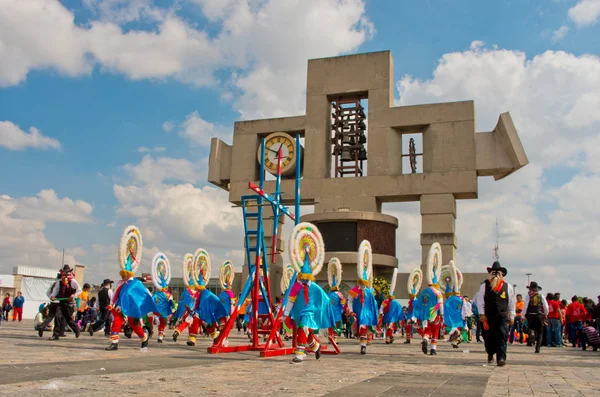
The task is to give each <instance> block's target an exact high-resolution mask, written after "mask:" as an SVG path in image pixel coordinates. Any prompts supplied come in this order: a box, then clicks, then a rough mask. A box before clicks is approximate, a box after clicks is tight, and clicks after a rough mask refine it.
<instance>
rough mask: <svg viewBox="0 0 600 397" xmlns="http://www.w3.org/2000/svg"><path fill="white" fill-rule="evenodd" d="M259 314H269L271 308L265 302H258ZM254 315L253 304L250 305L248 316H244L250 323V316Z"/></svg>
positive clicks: (247, 311)
mask: <svg viewBox="0 0 600 397" xmlns="http://www.w3.org/2000/svg"><path fill="white" fill-rule="evenodd" d="M258 314H269V308H268V307H267V304H266V303H265V301H264V300H263V301H258ZM251 315H252V302H250V304H249V305H248V309H247V310H246V314H244V321H245V322H247V323H249V322H250V316H251Z"/></svg>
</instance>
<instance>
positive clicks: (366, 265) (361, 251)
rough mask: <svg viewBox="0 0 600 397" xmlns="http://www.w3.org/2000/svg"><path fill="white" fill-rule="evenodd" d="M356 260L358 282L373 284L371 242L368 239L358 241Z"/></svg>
mask: <svg viewBox="0 0 600 397" xmlns="http://www.w3.org/2000/svg"><path fill="white" fill-rule="evenodd" d="M356 262H357V267H356V270H357V273H358V283H360V284H362V285H366V286H371V285H372V284H373V280H372V278H373V251H372V250H371V243H369V241H367V240H363V241H362V242H361V243H360V246H359V247H358V257H357V259H356Z"/></svg>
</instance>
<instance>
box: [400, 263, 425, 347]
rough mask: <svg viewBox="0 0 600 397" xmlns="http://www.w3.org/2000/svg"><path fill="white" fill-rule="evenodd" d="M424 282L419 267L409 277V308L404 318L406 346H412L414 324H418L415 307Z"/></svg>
mask: <svg viewBox="0 0 600 397" xmlns="http://www.w3.org/2000/svg"><path fill="white" fill-rule="evenodd" d="M422 282H423V272H422V271H421V269H419V268H418V267H417V268H416V269H414V270H413V271H412V272H411V273H410V274H409V276H408V282H407V290H408V308H407V311H406V315H405V317H404V332H405V333H406V341H405V342H404V344H406V345H407V344H410V340H411V339H412V333H413V323H414V324H417V322H416V320H415V321H413V307H414V305H415V301H416V300H417V294H418V293H419V290H420V289H421V284H422Z"/></svg>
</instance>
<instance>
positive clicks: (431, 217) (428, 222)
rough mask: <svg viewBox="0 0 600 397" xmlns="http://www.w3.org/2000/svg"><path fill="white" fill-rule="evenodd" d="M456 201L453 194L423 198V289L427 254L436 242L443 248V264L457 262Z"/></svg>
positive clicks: (431, 195)
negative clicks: (451, 261)
mask: <svg viewBox="0 0 600 397" xmlns="http://www.w3.org/2000/svg"><path fill="white" fill-rule="evenodd" d="M455 222H456V199H455V198H454V195H452V194H427V195H423V196H421V253H422V261H421V270H422V271H423V276H424V279H423V288H426V287H427V283H426V278H425V277H426V274H427V254H428V253H429V249H430V248H431V245H432V244H433V243H435V242H437V243H439V244H440V245H441V247H442V262H443V263H444V264H447V263H448V262H450V260H456V246H457V243H456V234H455V232H456V229H455Z"/></svg>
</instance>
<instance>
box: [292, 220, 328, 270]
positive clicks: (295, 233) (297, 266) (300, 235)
mask: <svg viewBox="0 0 600 397" xmlns="http://www.w3.org/2000/svg"><path fill="white" fill-rule="evenodd" d="M289 255H290V261H291V262H292V266H293V267H294V270H296V271H297V272H298V279H299V280H313V281H314V280H315V276H316V275H317V274H319V272H320V271H321V269H322V268H323V262H324V260H325V244H324V243H323V236H321V232H319V229H317V227H316V226H315V225H313V224H312V223H308V222H302V223H299V224H297V225H296V226H295V227H294V230H292V235H291V237H290V243H289Z"/></svg>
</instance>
